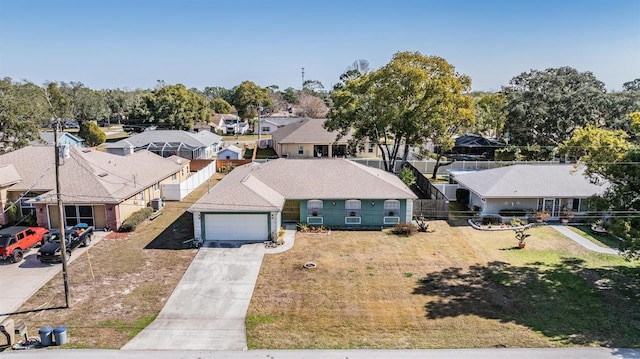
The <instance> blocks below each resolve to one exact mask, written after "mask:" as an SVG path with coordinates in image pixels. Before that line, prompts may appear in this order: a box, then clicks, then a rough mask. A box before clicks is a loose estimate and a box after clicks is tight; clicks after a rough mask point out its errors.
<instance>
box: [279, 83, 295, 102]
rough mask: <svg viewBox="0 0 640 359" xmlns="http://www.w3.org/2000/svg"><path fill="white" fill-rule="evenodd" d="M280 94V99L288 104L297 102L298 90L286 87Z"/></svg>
mask: <svg viewBox="0 0 640 359" xmlns="http://www.w3.org/2000/svg"><path fill="white" fill-rule="evenodd" d="M281 94H282V97H284V99H285V101H287V102H288V103H290V104H294V103H297V102H298V90H296V89H294V88H293V87H287V88H286V89H284V91H283V92H281Z"/></svg>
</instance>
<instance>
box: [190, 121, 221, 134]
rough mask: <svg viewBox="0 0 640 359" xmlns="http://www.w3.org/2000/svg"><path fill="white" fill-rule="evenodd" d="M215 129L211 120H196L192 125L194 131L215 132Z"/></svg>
mask: <svg viewBox="0 0 640 359" xmlns="http://www.w3.org/2000/svg"><path fill="white" fill-rule="evenodd" d="M216 130H217V128H216V126H214V125H213V124H212V123H211V122H197V123H196V124H195V125H194V126H193V131H194V132H200V131H209V132H212V133H215V132H216Z"/></svg>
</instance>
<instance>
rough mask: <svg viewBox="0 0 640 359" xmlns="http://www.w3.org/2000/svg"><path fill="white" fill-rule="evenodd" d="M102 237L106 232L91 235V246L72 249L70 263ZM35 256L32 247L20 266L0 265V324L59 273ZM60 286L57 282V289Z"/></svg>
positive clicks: (55, 268)
mask: <svg viewBox="0 0 640 359" xmlns="http://www.w3.org/2000/svg"><path fill="white" fill-rule="evenodd" d="M106 235H107V232H94V234H93V239H92V241H91V245H90V246H89V247H86V248H83V247H78V248H77V249H75V250H74V251H73V252H72V254H71V258H70V262H73V261H74V260H76V259H79V258H82V256H83V254H84V252H86V251H87V249H89V248H91V247H92V246H93V245H95V243H96V242H98V241H100V240H101V239H103V238H104V237H106ZM37 253H38V248H32V249H31V250H29V251H28V252H27V253H25V256H24V259H23V260H22V261H21V262H20V263H11V262H10V261H9V260H5V261H1V262H0V288H1V289H2V290H0V322H1V321H3V320H4V319H6V318H7V317H8V315H9V314H11V313H13V312H15V311H16V310H18V308H20V306H21V305H22V304H23V303H24V302H26V301H27V299H29V298H31V296H32V295H33V294H34V293H35V292H37V291H38V290H39V289H40V288H41V287H42V286H43V285H45V284H46V283H47V282H48V281H49V280H51V278H53V276H55V275H56V274H58V272H60V271H61V270H62V264H43V263H40V261H38V259H37V258H36V254H37ZM62 285H63V284H62V281H60V286H62Z"/></svg>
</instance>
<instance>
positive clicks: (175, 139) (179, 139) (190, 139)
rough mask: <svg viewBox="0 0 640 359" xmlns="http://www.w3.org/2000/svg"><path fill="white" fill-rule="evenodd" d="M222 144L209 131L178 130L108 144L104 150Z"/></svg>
mask: <svg viewBox="0 0 640 359" xmlns="http://www.w3.org/2000/svg"><path fill="white" fill-rule="evenodd" d="M220 142H222V137H221V136H218V135H216V134H215V133H211V132H210V131H206V130H205V131H200V132H198V133H192V132H187V131H178V130H155V131H144V132H142V133H139V134H136V135H133V136H131V137H129V138H125V139H123V140H120V141H118V142H114V143H110V144H108V145H107V146H105V147H106V148H129V147H131V146H133V147H134V148H140V147H146V146H147V145H148V144H150V143H184V144H187V145H189V146H191V147H194V148H200V147H209V146H211V145H213V144H214V143H220Z"/></svg>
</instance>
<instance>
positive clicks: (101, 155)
mask: <svg viewBox="0 0 640 359" xmlns="http://www.w3.org/2000/svg"><path fill="white" fill-rule="evenodd" d="M10 164H12V165H13V166H14V167H15V169H16V170H17V172H18V173H19V174H20V176H21V177H22V179H23V180H22V181H20V182H19V183H17V184H15V185H13V186H12V187H11V189H12V190H18V191H26V190H33V191H44V192H48V191H50V192H49V193H48V194H47V195H43V196H42V200H43V201H49V202H53V201H55V154H54V148H53V146H29V147H24V148H21V149H19V150H16V151H13V152H9V153H7V154H4V155H2V156H0V166H1V165H10ZM181 170H182V165H181V164H178V163H177V162H176V161H173V160H170V159H166V158H162V157H161V156H158V155H156V154H154V153H151V152H149V151H139V152H136V153H133V154H131V155H128V156H118V155H113V154H109V153H105V152H101V151H92V150H90V149H86V148H85V149H83V148H79V147H71V148H70V157H69V158H66V159H62V160H61V166H60V192H61V193H62V199H63V201H65V202H70V203H119V202H122V201H123V200H125V199H127V198H129V197H131V196H133V195H134V194H136V193H138V192H140V191H141V190H142V189H144V188H147V187H149V186H151V185H153V184H154V183H157V182H159V181H160V180H162V179H165V178H167V177H169V176H171V175H173V174H174V173H177V172H179V171H181Z"/></svg>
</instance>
